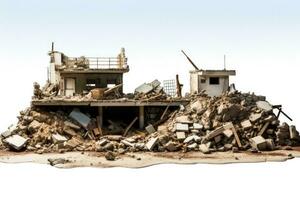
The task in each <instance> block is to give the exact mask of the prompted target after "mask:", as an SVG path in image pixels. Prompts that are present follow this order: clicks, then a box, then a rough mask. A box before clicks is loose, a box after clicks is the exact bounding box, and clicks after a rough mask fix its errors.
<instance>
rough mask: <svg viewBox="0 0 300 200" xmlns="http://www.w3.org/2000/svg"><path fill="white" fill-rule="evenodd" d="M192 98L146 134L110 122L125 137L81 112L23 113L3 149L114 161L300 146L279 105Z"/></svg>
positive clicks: (247, 98) (237, 96)
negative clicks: (135, 154) (93, 154)
mask: <svg viewBox="0 0 300 200" xmlns="http://www.w3.org/2000/svg"><path fill="white" fill-rule="evenodd" d="M153 84H154V83H153ZM143 87H146V86H145V85H144V86H143ZM157 87H158V86H156V87H154V88H157ZM141 88H142V87H141ZM149 90H150V89H149ZM152 90H153V89H152ZM138 91H145V90H144V89H143V90H142V89H141V90H137V92H138ZM148 93H149V92H146V94H148ZM190 98H191V102H190V104H189V105H187V106H186V107H183V106H181V108H180V109H178V110H176V111H174V112H172V113H170V114H169V115H168V116H167V117H168V120H167V121H165V122H164V123H163V124H160V125H159V126H157V124H155V125H154V124H153V125H151V124H150V125H148V126H147V127H146V128H145V131H142V130H134V129H133V128H132V124H133V123H134V122H135V121H136V120H137V118H136V119H134V121H133V123H131V124H130V125H125V126H124V125H121V124H117V125H116V124H115V123H114V122H110V123H111V125H110V126H109V127H108V129H117V128H118V130H119V131H118V134H119V135H109V134H107V132H106V131H105V130H104V129H103V128H101V127H100V126H99V125H98V124H97V122H96V121H97V120H96V119H93V118H91V116H89V115H88V114H85V113H82V112H80V111H79V110H77V109H74V110H72V111H71V112H70V111H69V112H63V111H56V112H53V111H46V110H40V109H37V108H30V109H28V110H26V111H23V112H21V113H20V116H19V122H18V124H17V126H16V127H11V128H9V129H8V130H7V131H6V132H4V133H2V134H1V143H0V147H1V149H12V150H17V151H20V150H27V151H35V152H37V153H43V152H65V151H104V152H110V153H108V154H107V157H108V158H109V159H114V156H115V155H117V154H121V153H125V152H127V151H159V152H164V151H184V152H185V151H201V152H203V153H210V152H215V151H229V150H232V151H238V150H251V151H264V150H275V149H280V148H286V147H287V146H288V147H290V146H291V147H292V146H298V145H300V136H299V132H298V131H297V130H296V127H295V126H289V125H288V124H287V123H282V124H280V121H279V120H278V116H276V115H275V114H274V113H273V106H271V105H270V104H269V103H268V102H267V101H266V99H265V97H263V96H256V95H254V94H248V93H247V94H243V93H239V92H230V93H224V94H223V95H222V96H220V97H208V96H206V95H204V94H198V95H194V96H190ZM116 127H117V128H116ZM125 127H127V128H126V129H125ZM129 130H130V131H129ZM108 132H109V133H110V134H111V133H112V132H113V131H112V130H109V131H108ZM120 132H121V133H120Z"/></svg>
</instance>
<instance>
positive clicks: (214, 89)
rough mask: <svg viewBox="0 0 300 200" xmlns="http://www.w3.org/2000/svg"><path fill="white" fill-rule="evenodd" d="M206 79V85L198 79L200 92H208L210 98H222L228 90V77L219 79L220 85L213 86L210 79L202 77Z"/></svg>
mask: <svg viewBox="0 0 300 200" xmlns="http://www.w3.org/2000/svg"><path fill="white" fill-rule="evenodd" d="M201 78H203V79H204V78H205V83H201V79H200V78H198V83H199V91H201V90H206V93H207V94H208V95H209V96H220V95H221V94H222V93H223V92H224V91H226V90H227V89H228V86H229V78H228V77H219V84H218V85H212V84H210V83H209V78H210V77H201Z"/></svg>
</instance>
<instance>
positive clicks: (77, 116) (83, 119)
mask: <svg viewBox="0 0 300 200" xmlns="http://www.w3.org/2000/svg"><path fill="white" fill-rule="evenodd" d="M69 117H70V118H72V119H73V120H75V121H77V122H78V123H79V124H80V125H81V126H82V127H84V128H85V129H88V126H89V124H90V122H91V118H89V117H88V116H87V115H85V114H83V113H82V112H80V111H79V110H76V109H74V110H73V111H72V112H71V113H70V115H69Z"/></svg>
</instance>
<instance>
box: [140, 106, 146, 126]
mask: <svg viewBox="0 0 300 200" xmlns="http://www.w3.org/2000/svg"><path fill="white" fill-rule="evenodd" d="M144 110H145V109H144V106H139V128H140V129H143V128H144V126H145V112H144Z"/></svg>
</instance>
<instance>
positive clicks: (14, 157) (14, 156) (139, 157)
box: [0, 147, 300, 168]
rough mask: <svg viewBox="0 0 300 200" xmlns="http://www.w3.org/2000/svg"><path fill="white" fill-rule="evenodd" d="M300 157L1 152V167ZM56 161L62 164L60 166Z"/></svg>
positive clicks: (290, 154)
mask: <svg viewBox="0 0 300 200" xmlns="http://www.w3.org/2000/svg"><path fill="white" fill-rule="evenodd" d="M294 157H300V147H298V148H295V149H293V150H277V151H272V152H261V153H250V152H239V153H232V152H216V153H211V154H203V153H201V152H188V153H181V152H175V153H174V152H173V153H171V152H170V153H151V152H146V153H145V152H143V153H126V154H124V155H118V156H117V157H116V160H114V161H108V160H106V159H105V157H104V153H99V152H84V153H83V152H67V153H45V154H36V153H28V152H20V153H17V152H7V151H0V162H2V163H28V162H32V163H40V164H50V162H49V159H52V160H54V161H58V162H57V163H55V164H54V165H53V166H55V167H58V168H73V167H127V168H140V167H148V166H152V165H157V164H171V163H173V164H197V163H207V164H227V163H254V162H267V161H272V162H273V161H286V160H288V159H292V158H294ZM59 161H65V162H63V163H61V162H59Z"/></svg>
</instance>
